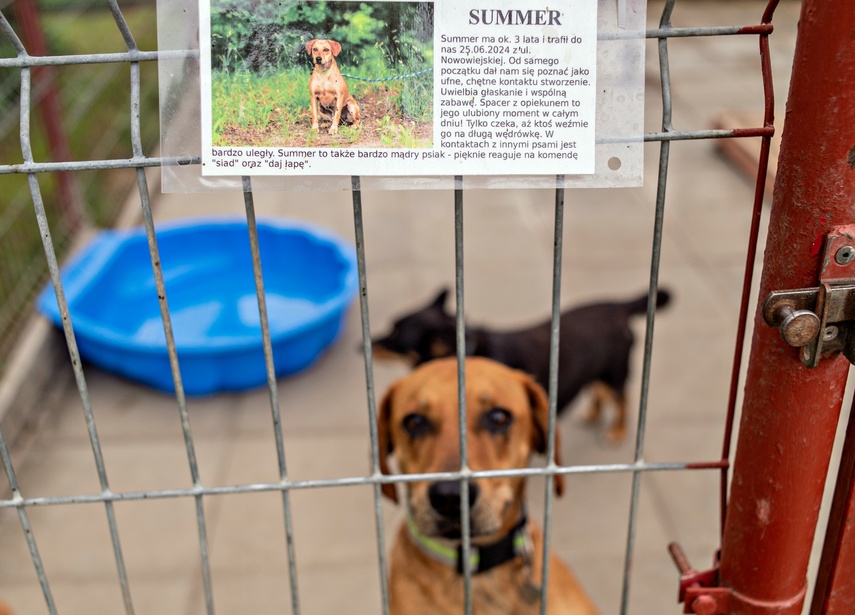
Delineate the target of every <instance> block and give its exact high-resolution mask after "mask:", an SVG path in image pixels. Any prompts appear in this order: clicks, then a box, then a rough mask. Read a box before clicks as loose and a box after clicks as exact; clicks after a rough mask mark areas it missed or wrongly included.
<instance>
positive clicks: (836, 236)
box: [763, 225, 855, 367]
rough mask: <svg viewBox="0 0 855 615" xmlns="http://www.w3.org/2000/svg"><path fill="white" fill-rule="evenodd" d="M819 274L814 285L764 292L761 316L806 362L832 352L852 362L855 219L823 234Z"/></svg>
mask: <svg viewBox="0 0 855 615" xmlns="http://www.w3.org/2000/svg"><path fill="white" fill-rule="evenodd" d="M819 280H820V285H819V286H818V287H816V288H806V289H802V290H782V291H773V292H771V293H769V296H768V297H766V301H765V302H764V304H763V319H764V320H765V321H766V324H768V325H770V326H772V327H779V328H780V330H781V337H782V338H783V340H784V341H785V342H786V343H787V344H789V345H790V346H795V347H796V348H801V349H802V357H801V359H802V363H804V364H805V365H806V366H808V367H816V366H817V365H818V364H819V361H820V359H821V358H822V356H823V355H831V354H835V353H838V352H842V353H843V354H844V355H845V356H846V358H847V359H849V361H850V362H851V363H855V225H847V226H841V227H837V228H835V229H833V230H832V231H831V232H830V233H829V234H828V235H827V237H826V242H825V253H824V255H823V260H822V269H821V272H820V276H819Z"/></svg>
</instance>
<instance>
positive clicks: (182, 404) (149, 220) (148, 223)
mask: <svg viewBox="0 0 855 615" xmlns="http://www.w3.org/2000/svg"><path fill="white" fill-rule="evenodd" d="M108 5H109V7H110V12H111V13H112V15H113V19H114V20H115V21H116V24H117V25H118V27H119V30H120V32H121V34H122V37H123V39H124V41H125V44H126V45H127V47H128V50H129V51H134V50H136V49H137V46H136V43H135V41H134V38H133V36H132V35H131V32H130V29H129V28H128V25H127V23H126V22H125V19H124V16H123V15H122V11H121V10H120V9H119V6H118V4H117V2H116V0H109V2H108ZM130 67H131V144H132V146H133V155H134V158H135V159H140V160H142V159H143V158H144V154H143V151H142V138H141V130H140V66H139V62H131V63H130ZM136 176H137V189H138V191H139V195H140V204H141V208H142V214H143V223H144V226H145V231H146V240H147V243H148V249H149V256H150V259H151V266H152V271H153V273H154V282H155V287H156V288H157V297H158V302H159V305H160V315H161V320H162V321H163V331H164V334H165V337H166V349H167V353H168V355H169V366H170V369H171V371H172V380H173V383H174V385H175V398H176V402H177V403H178V412H179V415H180V420H181V430H182V434H183V436H184V446H185V448H186V450H187V461H188V464H189V468H190V477H191V480H192V481H193V487H194V488H195V489H198V488H200V487H201V486H202V482H201V479H200V476H199V466H198V462H197V459H196V446H195V444H194V441H193V434H192V431H191V429H190V416H189V414H188V412H187V398H186V396H185V394H184V385H183V383H182V380H181V370H180V367H179V363H178V352H177V350H176V347H175V335H174V333H173V329H172V316H171V313H170V311H169V302H168V300H167V296H166V284H165V281H164V278H163V268H162V267H161V263H160V251H159V249H158V247H157V237H156V234H155V228H154V216H153V215H152V210H151V197H150V192H149V189H148V181H147V179H146V176H145V168H144V167H142V166H138V167H136ZM194 499H195V505H196V525H197V531H198V536H199V555H200V563H201V568H202V585H203V590H204V594H205V608H206V612H207V613H208V615H213V613H214V588H213V583H212V580H211V563H210V558H209V554H208V531H207V523H206V520H205V507H204V502H203V497H202V495H201V494H199V493H197V494H196V495H195V497H194Z"/></svg>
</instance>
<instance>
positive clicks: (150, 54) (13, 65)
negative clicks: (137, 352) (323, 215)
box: [0, 0, 778, 615]
mask: <svg viewBox="0 0 855 615" xmlns="http://www.w3.org/2000/svg"><path fill="white" fill-rule="evenodd" d="M675 3H676V0H667V1H666V4H665V8H664V11H663V13H662V17H661V21H660V23H659V26H658V27H657V28H654V29H650V30H648V31H647V32H646V37H647V38H648V39H656V40H657V41H658V51H659V68H660V74H661V88H662V104H663V113H662V126H661V130H660V131H658V132H653V133H647V134H645V135H644V140H645V141H647V142H659V143H660V154H659V171H658V186H657V196H656V209H655V219H654V225H653V249H652V254H651V264H650V280H649V290H648V292H649V298H650V299H654V298H655V295H656V291H657V286H658V277H659V264H660V251H661V240H662V229H663V221H664V204H665V192H666V186H667V178H668V162H669V153H670V144H671V142H672V141H678V140H692V139H727V138H743V137H760V138H761V143H762V147H761V157H760V164H759V168H758V172H757V179H756V188H755V198H754V206H753V213H752V219H751V220H752V222H751V229H750V240H749V244H748V246H747V251H746V260H745V262H746V266H745V273H744V279H743V292H742V302H741V309H740V315H739V326H738V330H737V332H736V340H735V350H734V360H733V371H732V378H731V388H730V397H729V404H728V413H727V425H726V434H725V438H724V443H723V447H722V456H721V458H720V459H717V460H711V461H708V462H685V463H683V462H675V463H649V462H647V461H645V459H644V446H645V427H646V420H647V405H648V390H649V382H650V366H651V357H652V351H653V331H654V324H655V313H654V308H653V307H651V306H653V305H655V300H651V301H649V307H648V310H647V320H646V329H645V341H644V362H643V369H642V377H641V394H640V400H639V415H638V431H637V437H636V442H635V451H634V456H633V461H632V463H624V464H609V465H577V466H558V465H557V464H556V462H555V451H554V438H553V434H554V431H555V429H556V420H555V419H556V407H555V398H556V395H555V393H556V390H557V358H558V353H557V350H558V345H557V341H558V334H559V313H560V310H559V298H560V290H561V284H560V280H561V262H562V243H563V240H562V236H563V234H562V231H563V217H564V200H565V192H564V189H563V188H561V187H557V188H556V191H555V241H554V246H555V248H554V255H553V256H554V258H553V291H552V328H551V352H550V375H549V387H548V388H549V391H548V392H549V399H550V405H549V424H548V428H549V436H550V437H549V448H548V450H547V462H546V465H545V466H544V467H539V468H525V469H516V470H491V471H477V472H476V471H472V470H471V469H470V468H469V467H468V464H467V451H466V437H465V422H464V420H463V416H461V417H460V423H459V424H460V449H461V467H460V470H459V471H456V472H444V473H432V474H409V475H383V474H381V473H380V470H379V467H380V464H379V459H380V451H379V448H378V435H377V430H376V398H375V387H374V377H373V369H372V354H371V344H370V335H369V333H370V326H369V322H370V320H369V314H368V281H367V276H366V271H365V242H364V235H363V225H362V197H361V188H360V178H359V177H353V178H352V200H353V215H354V233H355V239H356V249H357V260H358V272H359V285H360V312H361V326H362V344H363V346H362V347H363V354H364V360H365V384H366V393H367V397H368V412H369V423H370V425H371V428H370V433H369V438H370V447H371V468H372V470H371V473H370V475H368V476H351V477H341V478H335V479H327V480H305V481H293V480H290V479H289V476H288V471H287V464H286V451H285V446H284V443H283V439H282V428H281V415H280V410H279V400H278V392H277V383H276V377H275V372H274V367H273V359H272V349H271V343H270V332H269V327H268V322H267V308H266V303H265V292H264V285H263V281H262V274H261V271H262V263H261V258H260V254H259V249H258V236H257V229H256V218H255V208H254V203H253V193H252V186H251V181H250V179H249V178H248V177H244V178H243V180H242V181H243V189H244V199H245V208H246V218H247V222H248V227H249V238H250V246H251V250H252V261H253V268H254V273H255V282H256V289H257V298H258V307H259V314H260V318H261V330H262V335H263V344H264V355H265V361H266V367H267V377H268V391H269V398H270V409H271V413H272V418H273V423H274V428H275V434H276V448H277V456H278V463H279V472H280V479H279V481H278V482H273V483H267V484H243V485H232V486H219V487H211V486H205V485H203V484H202V483H201V481H200V478H199V472H198V467H197V460H196V453H195V446H194V439H193V435H192V433H191V430H190V423H189V418H188V412H187V405H186V399H185V395H184V391H183V386H182V382H181V375H180V372H179V369H178V357H177V353H176V348H175V339H174V336H173V331H172V321H171V316H170V311H169V304H168V297H167V294H166V289H165V286H164V279H163V273H162V271H161V268H160V264H159V263H160V258H159V255H158V245H157V240H156V235H155V230H154V222H153V216H152V207H151V198H150V191H149V188H148V184H147V180H146V176H145V169H146V168H147V167H159V166H167V165H176V164H182V165H184V164H194V165H198V164H200V162H201V161H200V157H198V156H193V157H158V156H147V155H146V154H145V153H144V152H143V150H142V144H141V140H140V113H139V102H140V72H139V68H140V63H141V62H152V61H158V60H165V59H175V58H178V59H180V58H187V57H195V56H196V55H197V53H196V52H193V51H186V52H180V51H176V52H158V51H142V50H140V49H138V48H137V46H136V43H135V41H134V37H133V35H132V33H131V32H130V30H129V28H128V25H127V23H126V22H125V19H124V17H123V14H122V11H121V9H120V8H119V6H118V3H117V1H116V0H108V2H107V4H108V5H109V9H110V11H111V13H112V15H113V17H114V19H115V22H116V25H117V27H118V29H119V31H120V32H121V34H122V37H123V39H124V41H125V44H126V45H127V49H128V50H127V51H126V52H123V53H103V54H87V55H75V56H31V55H29V54H28V53H27V50H26V49H25V48H24V46H23V45H22V43H21V41H20V39H19V38H18V36H17V35H16V33H15V32H14V30H13V28H12V27H11V25H10V23H9V22H8V20H7V19H6V18H5V16H3V14H2V12H0V32H2V34H3V35H5V37H6V38H7V39H8V40H9V41H10V42H11V44H12V45H13V46H14V48H15V50H16V52H17V56H16V57H14V58H2V59H0V69H19V70H20V75H21V94H20V139H21V146H22V153H23V163H22V164H4V165H0V174H11V173H16V174H26V176H27V179H28V183H29V188H30V193H31V195H32V200H33V206H34V210H35V216H36V220H37V222H38V226H39V229H40V231H41V236H42V240H43V244H44V250H45V255H46V258H47V262H48V266H49V270H50V278H51V281H52V283H53V286H54V289H55V291H56V296H57V301H58V303H59V308H60V313H61V316H62V320H63V330H64V334H65V340H66V342H67V345H68V350H69V354H70V358H71V363H72V367H73V371H74V377H75V381H76V385H77V389H78V391H79V394H80V398H81V400H82V404H83V410H84V414H85V419H86V425H87V428H88V434H89V439H90V443H91V448H92V452H93V455H94V458H95V463H96V467H97V471H98V477H99V481H100V487H101V492H100V493H92V494H79V495H71V496H61V497H34V498H27V497H24V495H23V494H22V493H21V491H20V489H19V487H18V482H17V480H16V475H15V470H14V468H13V465H12V460H11V456H10V447H9V442H7V440H6V439H4V436H3V434H2V431H0V460H2V464H3V467H4V469H5V473H6V476H7V478H8V481H9V485H10V488H11V498H9V499H0V508H12V509H15V510H16V511H17V514H18V517H19V520H20V523H21V527H22V530H23V532H24V535H25V538H26V541H27V545H28V547H29V551H30V555H31V557H32V562H33V565H34V567H35V570H36V573H37V576H38V579H39V582H40V584H41V587H42V590H43V593H44V597H45V601H46V603H47V607H48V610H49V612H50V613H51V615H54V614H55V613H56V612H57V610H56V605H55V603H54V599H53V596H52V592H51V587H50V582H49V580H48V578H47V575H46V573H45V570H44V567H43V565H42V560H41V557H40V555H39V548H38V543H37V541H36V537H35V535H34V534H33V531H32V528H31V526H30V522H29V518H28V513H27V511H28V509H29V508H32V507H40V506H53V505H64V504H77V503H101V504H103V505H104V509H105V513H106V515H107V520H108V525H109V530H110V536H111V540H112V545H113V551H114V558H115V562H116V568H117V571H118V577H119V582H120V584H121V590H122V595H123V598H124V605H125V610H126V613H128V615H131V614H133V613H134V605H133V601H132V599H131V592H130V586H129V583H128V578H127V573H126V568H125V561H124V556H123V553H122V546H121V541H120V537H119V531H118V527H117V524H116V517H115V513H114V503H115V502H128V501H138V500H151V499H164V498H193V500H194V502H195V506H196V519H197V528H198V538H199V550H200V555H201V561H202V577H203V584H204V595H205V602H206V608H207V613H208V614H209V615H212V614H213V613H214V604H213V591H212V580H211V570H210V562H209V559H208V538H207V529H206V518H205V511H204V507H203V500H204V498H206V497H208V496H214V495H221V494H236V493H254V492H279V493H281V497H282V507H283V517H284V526H285V537H286V547H287V555H288V564H289V582H290V585H291V597H292V598H291V599H292V610H293V612H294V613H295V615H296V614H298V613H299V612H300V597H299V591H298V583H297V572H298V571H297V565H296V554H295V545H294V535H293V527H292V514H291V505H290V493H291V491H292V490H297V489H313V488H328V487H341V486H350V485H372V486H373V490H374V512H375V518H376V540H377V550H378V562H379V564H378V565H379V567H380V578H381V588H380V591H381V595H382V604H383V612H384V613H388V611H389V601H388V588H387V587H386V582H387V581H386V578H387V570H386V569H387V562H386V546H385V544H384V532H383V520H382V511H381V504H380V501H381V491H380V489H381V486H382V485H383V484H386V483H391V482H413V481H420V480H426V479H431V480H438V479H442V480H460V482H461V490H462V498H463V501H465V500H466V497H467V491H468V488H469V485H468V480H471V479H474V478H484V477H491V476H492V477H496V476H534V475H542V476H545V478H546V481H545V482H546V486H545V491H544V498H545V514H544V519H543V526H544V540H545V544H547V545H548V544H549V543H550V537H551V521H552V488H551V486H552V483H553V480H554V477H555V476H556V475H558V474H593V473H606V472H608V473H629V474H631V475H632V487H631V500H630V511H629V518H628V527H627V542H626V557H625V564H624V570H623V587H622V599H621V613H626V612H627V609H628V602H629V586H630V581H631V577H632V560H633V551H634V547H635V536H636V527H637V523H636V519H637V508H638V501H639V493H640V480H641V476H642V475H643V474H644V473H647V472H663V471H665V472H668V471H682V470H718V471H720V472H721V510H722V519H723V517H724V511H725V502H726V495H727V482H728V468H729V461H728V459H729V456H730V450H731V439H732V438H731V434H732V426H733V419H734V415H735V408H736V398H737V391H738V387H739V384H738V378H739V369H740V366H741V364H742V355H743V340H744V337H745V331H746V326H747V317H748V310H749V305H748V303H749V292H750V289H751V286H752V271H753V263H754V260H755V256H756V248H757V237H758V232H759V224H760V214H761V210H762V204H763V198H764V190H765V186H766V168H767V163H768V160H769V150H770V142H771V138H772V135H773V134H774V131H775V129H774V125H773V121H774V117H773V110H774V97H773V91H772V83H771V64H770V59H769V43H768V37H769V35H770V34H771V33H772V30H773V27H772V24H771V21H772V15H773V13H774V10H775V8H776V6H777V4H778V0H769V3H768V6H767V9H766V11H765V13H764V14H763V16H762V18H761V21H760V23H758V24H753V25H746V26H723V27H698V28H675V27H673V26H672V25H671V14H672V11H673V8H674V5H675ZM734 35H735V36H744V35H749V36H757V37H758V38H759V45H760V69H761V74H762V79H763V87H764V94H765V106H764V122H763V126H760V127H757V128H750V129H722V130H694V131H679V130H675V129H674V128H673V126H672V124H671V111H672V103H671V82H670V72H669V61H668V40H669V39H670V38H674V37H706V36H734ZM92 63H126V64H129V65H130V76H131V79H130V88H131V124H132V125H131V129H132V130H131V132H132V146H133V155H132V157H131V158H128V159H111V160H82V161H71V162H38V161H36V160H34V158H33V153H32V149H31V146H30V143H31V141H30V107H31V102H32V98H31V72H32V69H33V68H34V67H38V66H68V65H82V64H92ZM93 169H135V170H136V179H137V188H138V192H139V196H140V201H141V209H142V214H143V222H144V225H145V228H146V232H147V236H148V246H149V251H150V256H151V261H152V267H153V270H154V276H155V282H156V287H157V291H158V294H159V297H160V307H161V315H162V319H163V326H164V330H165V333H166V340H167V347H168V352H169V358H170V364H171V367H172V374H173V379H174V384H175V390H176V400H177V405H178V411H179V414H180V418H181V426H182V430H183V435H184V442H185V446H186V451H187V458H188V464H189V468H190V472H191V477H192V482H193V486H192V487H191V488H189V489H163V490H155V491H139V492H119V493H117V492H114V491H112V490H111V489H110V485H109V483H108V480H107V475H106V467H105V463H104V458H103V455H102V451H101V445H100V442H99V437H98V430H97V428H96V423H95V418H94V416H93V413H92V407H91V403H90V397H89V392H88V389H87V383H86V378H85V377H84V374H83V370H82V367H81V360H80V356H79V353H78V349H77V344H76V341H75V336H74V333H73V329H72V323H71V317H70V315H69V312H68V305H67V302H66V299H65V294H64V292H63V288H62V283H61V281H60V275H59V263H58V261H57V256H56V252H55V250H54V246H53V242H52V239H51V232H50V228H49V227H48V223H47V217H46V214H45V209H44V203H43V200H42V196H41V191H40V188H39V179H38V177H39V175H40V174H43V173H55V172H60V171H84V170H93ZM561 180H562V177H561V176H558V177H557V178H556V182H557V185H558V186H560V185H561V184H562V182H561ZM454 183H455V189H454V214H455V218H454V219H455V257H456V267H455V278H456V279H455V282H456V292H457V306H456V318H457V341H458V345H457V347H458V349H459V350H458V361H459V364H458V374H459V385H458V386H459V392H458V395H459V404H460V407H461V408H463V407H465V382H464V371H463V367H462V355H463V352H464V340H465V329H464V328H465V325H464V319H463V313H464V285H463V272H464V268H463V201H464V191H463V187H462V186H463V178H462V177H461V176H458V177H455V181H454ZM468 514H469V513H468V510H467V509H466V507H463V508H462V511H461V516H462V517H463V525H462V527H463V533H464V541H463V542H464V546H463V557H464V558H467V557H468V552H469V549H470V544H469V536H468V523H467V517H468ZM545 553H546V551H545ZM543 571H544V572H543V575H544V584H543V587H544V590H543V591H544V594H545V587H546V579H547V577H548V574H549V561H548V557H546V555H544V562H543ZM470 575H471V572H470V571H469V570H466V571H465V574H464V579H465V580H464V587H465V598H466V611H467V613H468V612H471V595H470V593H471V592H470V582H471V578H470ZM545 607H546V604H545V600H542V602H541V612H545Z"/></svg>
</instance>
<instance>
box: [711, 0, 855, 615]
mask: <svg viewBox="0 0 855 615" xmlns="http://www.w3.org/2000/svg"><path fill="white" fill-rule="evenodd" d="M851 2H852V0H804V3H803V5H802V14H801V20H800V23H799V33H798V39H797V41H796V53H795V60H794V64H793V73H792V81H791V83H790V93H789V99H788V102H787V112H786V118H785V124H784V132H783V135H782V143H781V154H780V158H779V161H778V171H777V173H778V174H777V177H776V183H775V192H774V195H773V202H772V211H771V217H770V222H769V239H768V241H767V246H766V253H765V259H764V264H763V276H762V279H761V282H760V300H761V302H762V300H763V299H764V298H765V297H766V296H767V294H768V293H769V292H770V291H773V290H784V289H794V288H807V287H813V286H816V285H817V284H818V273H819V259H820V256H821V253H818V252H817V250H816V249H815V248H816V246H815V241H816V240H817V238H818V237H821V236H823V235H824V234H825V233H826V232H827V231H828V230H829V229H831V228H832V227H834V226H837V225H843V224H850V223H855V38H853V35H852V33H853V32H855V11H853V10H852V5H851ZM847 370H848V363H847V361H846V359H845V358H843V357H836V358H833V359H825V360H823V361H821V362H820V364H819V366H818V367H816V368H814V369H808V368H806V367H804V366H803V365H802V363H801V361H800V360H799V351H798V350H797V349H795V348H791V347H789V346H787V345H786V344H784V342H783V341H782V340H781V338H780V336H779V334H778V331H777V330H776V329H773V328H771V327H769V326H767V325H766V324H765V323H764V322H763V319H762V315H761V314H760V311H759V310H758V313H757V316H756V318H755V328H754V337H753V341H752V348H751V355H750V360H749V366H748V374H747V378H746V385H745V397H744V401H743V409H742V420H741V424H740V430H739V440H738V444H737V450H736V457H735V460H734V465H733V480H732V482H731V493H730V500H729V502H728V507H727V515H726V520H725V528H724V535H723V541H722V552H721V579H720V580H721V585H722V586H723V587H727V588H730V589H731V590H732V592H733V594H732V596H731V600H729V601H728V602H729V605H730V606H729V609H730V610H729V611H728V612H729V613H732V614H733V615H761V614H763V615H768V614H770V613H775V614H776V615H791V614H792V615H797V614H798V613H800V612H801V608H802V604H803V602H804V597H805V596H804V594H805V588H806V580H805V577H806V572H807V566H808V559H809V557H810V552H811V546H812V543H813V538H814V531H815V528H816V522H817V517H818V513H819V508H820V502H821V499H822V492H823V486H824V482H825V477H826V473H827V470H828V464H829V457H830V454H831V447H832V443H833V441H834V434H835V430H836V427H837V421H838V417H839V413H840V406H841V402H842V398H843V390H844V385H845V382H846V373H847Z"/></svg>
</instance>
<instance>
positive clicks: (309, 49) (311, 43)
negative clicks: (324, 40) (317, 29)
mask: <svg viewBox="0 0 855 615" xmlns="http://www.w3.org/2000/svg"><path fill="white" fill-rule="evenodd" d="M316 40H318V39H316V38H313V39H312V40H310V41H309V42H308V43H306V53H308V54H309V55H312V47H314V45H315V41H316Z"/></svg>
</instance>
